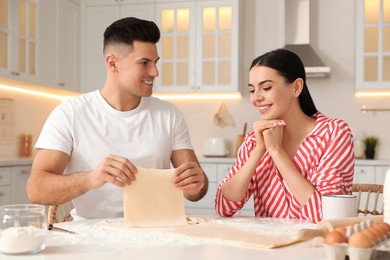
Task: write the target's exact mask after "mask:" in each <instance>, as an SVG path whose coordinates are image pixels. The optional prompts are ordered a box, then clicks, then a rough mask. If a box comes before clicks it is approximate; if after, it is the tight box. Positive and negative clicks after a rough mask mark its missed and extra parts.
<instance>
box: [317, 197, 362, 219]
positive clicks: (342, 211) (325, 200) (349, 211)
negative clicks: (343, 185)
mask: <svg viewBox="0 0 390 260" xmlns="http://www.w3.org/2000/svg"><path fill="white" fill-rule="evenodd" d="M350 217H357V198H356V196H355V195H346V194H326V195H322V219H324V220H327V219H339V218H350Z"/></svg>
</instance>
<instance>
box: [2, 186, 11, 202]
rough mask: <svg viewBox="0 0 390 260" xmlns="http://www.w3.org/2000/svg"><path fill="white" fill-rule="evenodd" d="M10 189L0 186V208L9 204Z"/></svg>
mask: <svg viewBox="0 0 390 260" xmlns="http://www.w3.org/2000/svg"><path fill="white" fill-rule="evenodd" d="M11 201H12V196H11V187H10V186H0V206H1V205H5V204H11Z"/></svg>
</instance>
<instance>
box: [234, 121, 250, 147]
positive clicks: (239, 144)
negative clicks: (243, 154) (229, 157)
mask: <svg viewBox="0 0 390 260" xmlns="http://www.w3.org/2000/svg"><path fill="white" fill-rule="evenodd" d="M246 126H247V123H245V124H244V130H243V131H242V134H241V135H238V136H237V140H236V151H235V154H234V155H237V152H238V149H240V146H241V144H242V142H243V141H244V138H245V133H246Z"/></svg>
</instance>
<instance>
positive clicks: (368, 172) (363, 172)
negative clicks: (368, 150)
mask: <svg viewBox="0 0 390 260" xmlns="http://www.w3.org/2000/svg"><path fill="white" fill-rule="evenodd" d="M353 183H375V166H356V167H355V176H354V179H353Z"/></svg>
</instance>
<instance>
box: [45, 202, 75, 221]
mask: <svg viewBox="0 0 390 260" xmlns="http://www.w3.org/2000/svg"><path fill="white" fill-rule="evenodd" d="M73 208H74V206H73V204H72V202H67V203H64V204H61V205H52V206H49V209H48V211H47V222H48V224H54V223H60V222H67V221H72V220H73V219H72V216H71V215H70V211H71V210H72V209H73Z"/></svg>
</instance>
